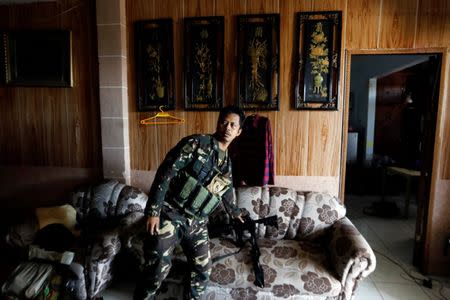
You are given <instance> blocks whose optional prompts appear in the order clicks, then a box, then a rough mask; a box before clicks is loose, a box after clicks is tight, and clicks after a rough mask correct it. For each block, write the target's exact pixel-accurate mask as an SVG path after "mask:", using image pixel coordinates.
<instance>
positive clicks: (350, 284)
mask: <svg viewBox="0 0 450 300" xmlns="http://www.w3.org/2000/svg"><path fill="white" fill-rule="evenodd" d="M330 234H331V237H330V239H329V241H328V251H329V255H330V262H331V264H332V266H333V267H334V270H335V271H336V273H337V275H338V279H339V280H340V281H341V284H342V287H343V289H344V293H345V297H344V299H351V297H352V295H353V293H354V291H355V289H356V287H357V285H358V283H359V281H360V280H361V279H363V278H364V277H367V276H368V275H369V274H370V273H372V272H373V271H374V270H375V266H376V257H375V254H374V253H373V251H372V248H371V247H370V245H369V244H368V243H367V241H366V239H365V238H364V237H363V236H362V235H361V233H359V231H358V229H356V227H355V225H353V223H352V222H351V221H350V220H349V219H348V218H347V217H344V218H342V219H340V220H338V221H336V223H335V224H334V225H333V227H332V228H331V232H330Z"/></svg>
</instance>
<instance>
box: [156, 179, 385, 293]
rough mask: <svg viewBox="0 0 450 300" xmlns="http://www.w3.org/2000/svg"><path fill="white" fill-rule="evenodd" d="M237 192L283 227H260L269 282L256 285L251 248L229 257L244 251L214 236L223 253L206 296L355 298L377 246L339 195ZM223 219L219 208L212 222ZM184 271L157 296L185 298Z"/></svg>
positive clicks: (247, 205) (254, 214)
mask: <svg viewBox="0 0 450 300" xmlns="http://www.w3.org/2000/svg"><path fill="white" fill-rule="evenodd" d="M236 197H237V199H236V201H237V204H238V206H239V207H241V208H242V209H245V210H246V211H248V213H249V215H250V217H251V218H253V219H259V218H263V217H267V216H271V215H274V214H276V215H277V216H278V221H279V223H278V225H279V228H278V230H276V229H275V228H271V226H267V228H266V227H265V226H259V228H258V235H259V238H260V239H259V240H258V244H259V247H260V250H261V256H260V263H261V265H262V268H263V272H264V278H265V283H266V286H265V287H264V288H259V287H257V286H255V285H254V284H253V281H254V279H255V278H254V273H253V270H252V261H251V257H250V252H249V249H248V248H244V249H242V250H241V251H240V252H238V253H236V254H234V255H229V256H226V255H227V254H230V253H234V252H236V251H237V250H239V249H238V248H237V247H236V246H235V245H234V243H233V241H232V240H229V238H225V237H220V238H212V239H211V240H210V251H211V257H212V258H213V259H214V258H216V257H223V258H222V259H219V260H217V261H215V262H214V263H213V265H212V272H211V276H210V284H209V286H208V287H207V289H206V291H205V294H204V295H203V296H202V299H208V300H224V299H230V300H234V299H242V300H244V299H245V300H247V299H254V300H258V299H302V300H309V299H324V300H325V299H326V300H331V299H335V300H351V299H352V298H353V294H354V292H355V289H356V287H357V286H358V283H359V282H360V281H361V280H362V279H363V278H364V277H366V276H368V275H369V274H370V273H371V272H373V271H374V269H375V264H376V261H375V255H374V253H373V251H372V249H371V248H370V246H369V244H368V243H367V241H366V240H365V239H364V237H363V236H362V235H361V234H360V233H359V232H358V230H357V229H356V227H355V226H354V225H353V224H352V223H351V222H350V220H349V219H348V218H346V217H345V212H346V211H345V207H344V206H343V205H341V204H340V203H339V200H338V199H337V198H335V197H332V196H330V195H328V194H325V193H312V192H300V191H293V190H291V189H286V188H280V187H244V188H238V189H237V190H236ZM212 217H213V218H212ZM219 217H220V214H219V213H218V212H217V214H216V215H214V216H210V221H211V220H212V222H216V221H217V218H219ZM222 218H223V216H222ZM325 233H327V234H325ZM319 236H320V237H322V238H321V239H317V237H319ZM179 275H180V274H179V272H178V276H173V273H171V274H170V275H169V278H168V279H167V280H166V282H165V283H164V287H163V288H161V291H160V294H159V295H158V297H157V299H180V297H181V295H182V290H183V284H182V278H180V276H179Z"/></svg>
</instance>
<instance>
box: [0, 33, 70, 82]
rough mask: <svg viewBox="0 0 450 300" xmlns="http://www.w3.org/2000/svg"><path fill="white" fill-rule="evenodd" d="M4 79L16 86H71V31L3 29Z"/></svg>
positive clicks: (2, 77)
mask: <svg viewBox="0 0 450 300" xmlns="http://www.w3.org/2000/svg"><path fill="white" fill-rule="evenodd" d="M2 36H3V40H2V52H3V53H2V54H3V55H2V56H3V57H2V59H1V60H0V63H2V65H3V67H2V73H3V74H2V75H1V76H0V80H2V81H3V82H4V83H5V84H6V85H15V86H55V87H57V86H59V87H70V86H72V66H71V65H72V63H71V32H70V31H68V30H37V31H17V32H3V34H2Z"/></svg>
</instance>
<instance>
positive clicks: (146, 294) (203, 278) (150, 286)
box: [134, 135, 240, 299]
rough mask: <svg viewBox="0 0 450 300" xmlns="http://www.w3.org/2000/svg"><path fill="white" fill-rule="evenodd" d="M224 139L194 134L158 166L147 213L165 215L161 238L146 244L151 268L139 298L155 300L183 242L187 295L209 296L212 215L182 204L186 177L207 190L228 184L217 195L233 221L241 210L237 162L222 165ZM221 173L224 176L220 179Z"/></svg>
mask: <svg viewBox="0 0 450 300" xmlns="http://www.w3.org/2000/svg"><path fill="white" fill-rule="evenodd" d="M219 152H220V150H219V145H218V141H217V140H216V139H215V138H214V137H213V136H211V135H192V136H188V137H186V138H184V139H182V140H181V141H180V142H179V143H178V144H177V145H176V146H175V147H174V148H173V149H171V150H170V152H169V153H168V154H167V156H166V158H165V159H164V161H163V163H162V164H161V166H160V167H159V168H158V171H157V173H156V177H155V180H154V182H153V185H152V187H151V189H150V194H149V197H148V199H149V200H148V202H147V207H146V209H145V213H146V214H147V215H148V216H159V217H160V231H159V235H155V236H150V235H149V236H148V238H147V240H146V241H145V243H144V253H145V261H146V265H145V267H144V270H143V273H142V276H141V277H140V278H139V280H138V283H137V287H136V290H135V295H134V297H135V299H154V297H155V294H156V291H157V289H158V288H159V287H160V285H161V283H162V281H163V280H164V279H165V277H166V276H167V274H168V273H169V270H170V267H171V254H172V252H173V250H174V248H175V247H176V246H177V245H178V244H180V245H181V246H182V248H183V251H184V253H185V255H186V257H187V259H188V263H189V266H190V271H191V272H190V277H189V278H187V280H188V281H189V283H190V285H189V288H186V289H185V297H188V298H189V299H198V298H199V297H200V295H201V294H202V293H203V292H204V290H205V287H206V283H207V282H208V280H209V275H210V272H211V258H210V252H209V239H208V230H207V227H206V223H207V215H205V214H201V213H197V214H193V213H191V212H190V210H189V209H186V207H187V205H186V207H183V206H182V205H180V203H181V202H180V201H181V200H180V198H181V194H182V193H183V191H180V189H181V187H182V186H183V184H184V182H185V180H184V179H181V178H182V177H183V176H182V174H186V173H187V174H188V175H190V176H192V177H193V178H195V179H196V180H197V182H198V184H200V185H201V186H203V187H208V189H209V190H210V186H211V185H212V184H213V183H214V182H216V177H220V178H222V179H223V180H224V181H225V182H226V183H227V184H228V185H226V186H224V187H223V189H222V190H221V191H220V192H219V193H217V194H216V195H219V196H218V197H219V198H221V200H223V201H222V202H223V204H224V206H225V208H226V209H227V211H228V212H229V213H230V215H232V216H233V217H236V216H238V215H239V214H240V209H239V208H237V207H236V206H235V205H234V204H232V203H233V202H232V200H233V198H232V196H233V191H232V189H231V183H232V179H231V162H230V159H229V158H228V156H226V157H225V158H224V159H223V161H222V162H219ZM216 175H219V176H216Z"/></svg>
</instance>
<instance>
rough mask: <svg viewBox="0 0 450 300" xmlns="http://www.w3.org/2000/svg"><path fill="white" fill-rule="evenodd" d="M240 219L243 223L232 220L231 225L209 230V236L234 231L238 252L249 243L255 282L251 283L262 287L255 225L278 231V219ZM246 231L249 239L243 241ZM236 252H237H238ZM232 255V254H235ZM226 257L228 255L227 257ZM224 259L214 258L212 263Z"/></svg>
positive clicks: (245, 217)
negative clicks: (273, 228) (269, 227)
mask: <svg viewBox="0 0 450 300" xmlns="http://www.w3.org/2000/svg"><path fill="white" fill-rule="evenodd" d="M242 218H243V219H244V222H243V223H242V222H241V221H239V220H238V219H234V220H233V223H232V224H230V225H225V226H221V227H220V228H217V227H215V228H211V229H209V231H210V235H211V236H213V237H214V236H218V235H220V234H221V233H222V234H223V233H226V234H229V233H231V231H234V233H235V235H236V241H235V243H236V246H238V247H240V250H239V251H241V250H242V248H243V247H244V245H245V244H246V243H247V242H249V243H250V246H251V250H250V254H251V256H252V263H253V272H254V273H255V281H254V282H253V283H254V284H255V285H256V286H259V287H264V272H263V269H262V267H261V264H260V263H259V257H260V255H261V252H260V250H259V246H258V243H257V236H256V224H264V225H266V226H274V227H275V228H277V229H278V217H277V216H276V215H275V216H271V217H267V218H262V219H259V220H252V218H250V216H249V215H243V216H242ZM246 231H248V232H249V233H250V238H247V239H245V237H244V232H246ZM239 251H237V252H239ZM237 252H235V253H232V254H236V253H237ZM227 256H228V255H227ZM221 258H224V257H219V258H215V259H214V261H217V260H218V259H221Z"/></svg>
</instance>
